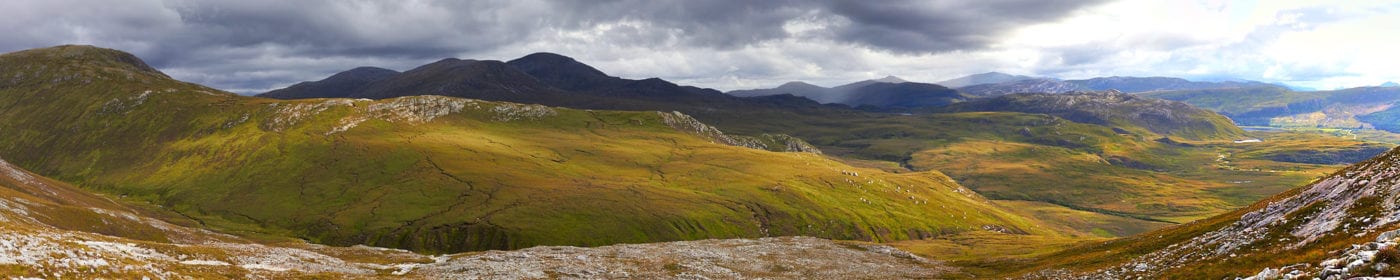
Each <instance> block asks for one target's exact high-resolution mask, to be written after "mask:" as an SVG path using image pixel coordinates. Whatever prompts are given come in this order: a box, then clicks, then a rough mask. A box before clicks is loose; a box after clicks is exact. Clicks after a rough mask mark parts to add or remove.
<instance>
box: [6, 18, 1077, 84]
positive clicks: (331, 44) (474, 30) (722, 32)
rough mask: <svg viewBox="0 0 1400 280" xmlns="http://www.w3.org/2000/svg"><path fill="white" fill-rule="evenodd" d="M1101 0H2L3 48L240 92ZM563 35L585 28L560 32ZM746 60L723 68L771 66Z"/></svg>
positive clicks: (728, 46)
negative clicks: (452, 64)
mask: <svg viewBox="0 0 1400 280" xmlns="http://www.w3.org/2000/svg"><path fill="white" fill-rule="evenodd" d="M1098 2H1099V0H1094V1H1069V0H1052V1H1039V0H996V1H974V0H967V1H952V0H941V1H840V0H828V1H795V0H777V1H747V0H719V1H683V0H671V1H665V0H662V1H643V0H606V1H552V0H520V1H511V0H484V1H433V0H427V1H332V0H308V1H278V0H228V1H194V0H138V1H123V2H122V3H112V2H105V1H81V0H53V1H48V0H18V1H3V2H0V11H6V12H0V39H2V40H0V51H15V50H20V49H26V48H35V47H44V46H51V45H58V44H68V43H85V44H94V45H99V46H104V47H111V48H118V49H123V50H127V51H131V52H133V53H136V54H137V55H138V56H141V57H142V58H144V59H146V60H147V61H148V62H149V63H151V64H152V65H154V66H156V67H157V68H161V69H169V70H167V71H170V72H172V75H175V76H176V77H177V78H181V79H186V80H190V81H192V82H197V83H204V84H207V85H210V86H214V87H219V88H228V89H242V90H243V91H244V93H250V92H249V91H255V90H260V89H267V88H272V87H277V86H282V85H286V84H290V83H293V82H297V81H301V80H308V79H316V78H319V77H324V76H326V75H329V74H330V73H332V72H334V71H336V70H339V69H349V68H351V67H355V66H362V65H375V66H383V67H390V68H399V69H402V68H405V67H411V66H412V65H413V64H414V63H422V62H426V61H430V60H434V59H438V58H442V57H450V56H462V55H472V54H481V53H500V52H501V51H500V50H502V49H504V48H511V47H517V46H520V45H524V44H530V43H531V42H535V44H534V45H536V46H546V47H554V46H557V47H559V48H569V49H573V50H580V49H581V50H583V51H584V52H589V51H591V50H597V49H599V48H611V47H617V46H625V47H640V48H651V49H662V50H666V49H677V50H689V49H701V50H704V49H719V50H735V49H743V48H746V47H750V46H754V45H756V44H764V43H770V42H776V41H782V40H808V41H816V42H823V43H826V44H845V45H852V46H858V47H860V48H866V49H870V50H874V51H879V52H894V53H938V52H948V51H958V50H978V49H982V48H986V47H988V45H989V44H991V43H992V42H994V41H995V40H997V38H998V36H1000V35H1001V34H1002V33H1004V32H1006V31H1008V30H1011V29H1013V28H1015V27H1018V26H1022V25H1025V24H1030V23H1036V22H1042V21H1050V20H1055V19H1058V18H1061V17H1064V16H1066V15H1068V14H1070V13H1071V12H1073V11H1074V10H1077V9H1080V8H1083V7H1087V6H1091V5H1094V4H1097V3H1098ZM810 18H817V19H822V20H827V21H831V23H832V25H831V26H828V28H827V29H824V30H817V31H815V32H812V33H811V34H790V33H789V32H788V31H787V30H785V29H784V25H785V24H787V23H788V22H790V21H793V20H798V19H810ZM600 26H614V27H615V28H613V29H611V30H606V31H597V30H596V29H597V28H598V27H600ZM570 32H581V33H582V34H585V35H584V36H587V38H583V39H582V40H574V39H569V38H561V35H560V34H567V33H570ZM590 32H591V33H590ZM590 48H592V49H591V50H590ZM536 51H552V49H540V50H536ZM684 53H696V52H684ZM484 58H487V59H510V58H509V57H484ZM370 63H378V64H370ZM735 64H736V65H745V64H747V65H753V63H735ZM754 67H758V68H757V69H752V70H740V71H731V72H738V73H772V72H776V71H781V69H773V68H772V66H771V65H768V66H754ZM716 74H723V73H716ZM779 75H780V74H779Z"/></svg>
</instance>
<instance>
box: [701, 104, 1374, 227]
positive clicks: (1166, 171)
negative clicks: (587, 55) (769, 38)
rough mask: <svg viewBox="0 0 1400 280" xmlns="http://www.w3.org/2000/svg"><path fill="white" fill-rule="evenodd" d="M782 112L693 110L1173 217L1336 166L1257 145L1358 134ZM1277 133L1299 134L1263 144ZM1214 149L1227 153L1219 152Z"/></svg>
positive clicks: (987, 116)
mask: <svg viewBox="0 0 1400 280" xmlns="http://www.w3.org/2000/svg"><path fill="white" fill-rule="evenodd" d="M778 114H780V113H773V112H751V113H741V114H731V115H728V116H727V117H726V116H705V117H700V116H697V118H701V119H706V120H707V122H712V123H715V124H716V126H719V127H723V128H725V129H726V130H734V131H740V132H743V133H753V132H755V131H763V129H769V130H770V131H778V132H782V133H786V134H791V135H794V136H798V137H801V138H803V139H807V140H808V141H809V142H811V143H812V144H814V145H817V146H819V147H821V148H822V150H823V151H825V152H827V153H829V154H833V155H838V156H843V157H850V158H856V159H862V160H863V161H862V163H861V164H862V165H865V166H873V167H881V168H884V169H887V170H897V168H895V167H894V166H902V167H904V168H907V169H912V170H939V171H941V172H944V173H946V174H948V175H949V176H951V177H953V178H954V179H956V180H957V181H958V182H959V183H961V184H963V185H965V186H968V187H969V188H972V189H974V190H977V191H978V192H979V193H982V194H983V195H985V196H987V197H989V198H992V199H1001V200H1031V201H1044V202H1054V203H1055V204H1059V205H1063V206H1068V207H1070V208H1073V209H1081V210H1092V211H1099V212H1103V213H1112V214H1116V215H1121V216H1130V217H1144V218H1149V219H1158V220H1168V221H1174V222H1185V221H1190V220H1194V219H1199V218H1204V217H1208V216H1211V215H1216V214H1220V213H1224V212H1226V211H1230V210H1232V209H1235V208H1238V207H1243V206H1245V205H1248V204H1249V203H1252V202H1254V201H1257V200H1259V199H1262V198H1265V197H1268V196H1270V195H1273V194H1275V193H1277V192H1279V191H1283V190H1284V189H1286V188H1288V187H1289V186H1296V185H1298V184H1301V183H1305V182H1307V181H1308V180H1311V179H1313V178H1315V177H1317V176H1319V175H1321V174H1324V173H1326V172H1329V171H1330V170H1332V169H1335V168H1337V166H1329V165H1315V164H1297V163H1287V162H1275V161H1272V160H1268V159H1266V158H1260V157H1259V155H1261V153H1259V152H1260V151H1266V150H1267V151H1270V152H1272V153H1288V152H1291V151H1296V150H1297V149H1310V148H1309V146H1316V145H1337V146H1345V145H1352V144H1354V143H1359V142H1357V141H1355V140H1349V139H1341V138H1337V137H1323V136H1306V137H1304V136H1299V137H1295V138H1287V137H1272V136H1269V135H1273V134H1269V133H1264V132H1257V133H1255V134H1259V136H1260V137H1264V138H1267V139H1266V140H1268V142H1267V143H1263V144H1255V145H1250V144H1233V143H1231V142H1229V141H1201V142H1192V143H1194V144H1191V145H1180V144H1168V143H1162V142H1159V141H1156V139H1159V138H1161V137H1162V136H1161V135H1158V134H1155V133H1152V132H1151V131H1149V130H1147V129H1144V128H1140V127H1136V126H1121V127H1119V128H1120V129H1122V130H1123V132H1126V133H1120V132H1118V131H1114V130H1113V129H1112V128H1110V127H1107V126H1101V125H1092V124H1084V123H1077V122H1073V121H1069V120H1065V119H1062V118H1058V117H1053V116H1048V115H1039V114H1024V113H1011V112H971V113H947V114H921V115H893V114H886V115H877V114H851V115H836V116H831V117H820V118H819V117H812V116H808V115H803V114H798V113H781V115H778ZM731 119H739V120H742V121H739V120H731ZM1173 139H1178V142H1183V141H1185V140H1181V139H1179V138H1173ZM1185 142H1190V141H1185ZM1285 143H1299V145H1283V146H1284V147H1282V148H1271V147H1275V146H1279V145H1282V144H1285ZM1289 147H1291V148H1289ZM1236 154H1239V155H1236ZM1221 155H1226V159H1228V160H1229V163H1228V164H1227V163H1222V162H1220V161H1218V159H1219V158H1220V156H1221ZM880 161H883V162H886V163H885V164H878V162H880Z"/></svg>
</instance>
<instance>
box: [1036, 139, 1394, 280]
mask: <svg viewBox="0 0 1400 280" xmlns="http://www.w3.org/2000/svg"><path fill="white" fill-rule="evenodd" d="M1398 188H1400V150H1391V151H1390V152H1388V153H1386V154H1384V155H1382V156H1379V157H1376V158H1374V159H1371V160H1368V161H1365V162H1362V163H1358V164H1356V165H1352V166H1351V167H1347V168H1345V169H1342V170H1340V171H1337V172H1336V173H1333V174H1332V175H1331V176H1328V177H1326V178H1323V179H1320V180H1318V181H1316V182H1315V183H1312V184H1310V185H1308V186H1305V187H1301V188H1298V189H1295V190H1292V191H1289V192H1285V193H1283V194H1280V195H1278V196H1275V197H1273V198H1270V199H1266V200H1264V201H1260V202H1258V203H1255V204H1254V205H1252V206H1250V207H1248V208H1245V209H1240V210H1238V211H1235V212H1231V213H1228V214H1224V215H1220V216H1216V217H1213V218H1210V219H1206V220H1202V221H1198V222H1193V223H1190V224H1186V225H1182V226H1178V227H1172V228H1167V229H1163V230H1159V231H1154V232H1148V233H1144V234H1141V235H1138V236H1135V237H1132V238H1126V239H1122V240H1115V241H1111V242H1107V243H1103V244H1095V245H1090V246H1085V247H1082V248H1077V249H1073V250H1068V251H1065V252H1062V253H1059V254H1058V255H1055V256H1050V257H1047V258H1046V260H1047V261H1046V262H1047V263H1048V264H1049V265H1047V266H1048V267H1059V269H1052V270H1044V271H1039V272H1036V273H1033V274H1031V275H1030V276H1032V277H1031V278H1041V277H1045V278H1053V279H1064V278H1066V277H1069V276H1075V277H1078V278H1090V279H1100V278H1103V279H1124V278H1135V277H1146V278H1181V279H1218V278H1222V277H1225V278H1228V277H1232V276H1234V277H1245V276H1253V275H1264V276H1266V277H1265V278H1271V277H1280V276H1282V275H1284V274H1289V273H1293V274H1294V276H1295V277H1302V278H1306V277H1321V278H1326V279H1333V278H1327V277H1329V276H1333V275H1340V277H1343V278H1345V277H1346V276H1347V275H1351V276H1359V275H1378V274H1381V275H1400V274H1397V272H1400V271H1395V270H1390V269H1389V268H1391V267H1394V266H1395V265H1397V264H1400V258H1397V256H1400V253H1397V252H1395V249H1394V243H1395V240H1394V239H1395V238H1396V237H1397V234H1396V233H1395V232H1392V230H1394V229H1397V228H1400V224H1397V222H1400V207H1397V202H1400V189H1398ZM1386 244H1389V245H1386ZM1387 248H1389V249H1387ZM1387 250H1389V251H1387ZM1377 263H1385V264H1386V265H1381V266H1378V265H1376V264H1377ZM1266 268H1268V271H1265V269H1266ZM1280 269H1281V270H1283V272H1281V273H1280V272H1278V271H1279V270H1280ZM1290 271H1298V272H1290ZM1270 275H1272V276H1270Z"/></svg>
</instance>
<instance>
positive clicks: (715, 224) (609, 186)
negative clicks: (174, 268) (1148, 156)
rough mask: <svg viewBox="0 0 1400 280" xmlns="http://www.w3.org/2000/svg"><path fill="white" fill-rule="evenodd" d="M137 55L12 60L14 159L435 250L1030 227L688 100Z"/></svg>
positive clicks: (79, 52) (9, 105) (70, 52)
mask: <svg viewBox="0 0 1400 280" xmlns="http://www.w3.org/2000/svg"><path fill="white" fill-rule="evenodd" d="M129 56H130V55H129V54H125V53H121V52H117V51H112V50H105V49H98V48H93V47H82V46H66V47H57V48H50V49H40V50H31V51H25V52H18V53H11V54H6V55H4V56H0V73H3V74H4V76H6V77H25V79H18V80H7V83H5V84H3V85H0V108H4V110H3V111H0V131H5V132H6V135H7V137H3V138H0V157H4V158H6V159H7V160H10V161H11V162H13V163H15V164H16V165H19V166H24V167H26V168H30V169H31V170H35V171H37V172H39V173H41V174H45V175H50V176H54V177H56V178H60V179H62V180H65V181H70V182H77V183H79V184H82V185H84V186H90V187H91V188H94V189H97V190H101V191H104V192H108V193H113V194H120V195H126V196H129V197H133V198H136V199H141V200H144V201H149V202H152V203H155V204H159V205H163V206H165V207H166V208H168V209H172V210H174V211H178V212H180V213H182V214H184V215H189V216H191V217H194V218H196V219H199V220H200V221H201V222H203V223H206V224H209V225H214V226H216V227H220V228H225V229H234V230H240V229H241V230H249V231H260V232H264V233H269V234H275V235H288V236H296V237H301V238H306V239H309V240H312V241H315V242H320V243H328V244H341V245H349V244H372V245H378V246H385V247H396V248H406V249H413V250H419V251H427V252H456V251H467V250H482V249H510V248H524V247H529V246H534V245H606V244H615V243H632V242H654V241H667V240H689V239H703V238H724V237H763V236H779V235H809V236H818V237H828V238H837V239H859V240H873V241H888V240H902V239H911V238H924V237H931V236H938V235H941V234H948V233H956V232H965V231H998V232H1006V233H1025V232H1033V231H1035V229H1034V227H1033V226H1032V224H1031V223H1029V222H1028V221H1026V220H1024V219H1023V218H1021V217H1019V216H1016V215H1013V214H1009V213H1007V212H1005V211H1003V210H1001V209H999V208H997V207H995V206H992V205H991V204H989V203H987V202H986V201H985V199H983V198H981V197H980V196H978V195H976V194H974V193H972V192H971V191H969V190H967V189H964V188H962V187H961V186H958V185H957V184H956V183H953V182H952V181H951V180H949V179H948V178H947V177H946V176H943V175H942V174H940V173H937V172H911V173H903V174H891V173H885V172H882V171H879V170H875V169H864V168H855V167H851V166H847V165H845V164H842V163H839V162H836V161H833V160H830V159H828V158H826V157H824V156H822V155H819V154H814V153H805V152H799V153H777V152H769V151H765V150H758V149H751V148H744V147H737V146H731V145H725V144H720V143H719V142H725V141H724V139H725V138H730V139H731V140H732V138H733V137H728V136H727V135H724V134H723V133H721V132H719V131H718V130H716V129H714V128H712V127H709V126H706V125H704V124H702V123H699V122H698V121H695V120H694V119H691V118H689V117H688V116H685V115H683V114H678V113H660V112H607V111H586V110H569V109H558V108H552V107H545V106H539V105H521V104H514V103H500V102H485V101H479V100H470V99H459V98H449V97H441V96H415V97H404V98H394V99H385V100H379V101H370V100H349V99H310V100H295V101H280V100H270V99H261V98H249V97H241V96H236V95H233V94H228V93H223V92H218V91H215V90H212V89H208V88H204V87H201V86H198V85H192V84H187V83H182V82H178V81H174V80H170V79H168V78H166V77H165V76H164V75H162V74H160V73H159V72H155V71H154V70H149V69H144V68H143V67H140V65H139V64H136V63H132V62H130V59H111V58H113V57H129ZM135 62H139V60H135ZM10 81H18V82H10ZM250 206H255V207H250Z"/></svg>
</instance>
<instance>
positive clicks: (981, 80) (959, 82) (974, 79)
mask: <svg viewBox="0 0 1400 280" xmlns="http://www.w3.org/2000/svg"><path fill="white" fill-rule="evenodd" d="M1031 79H1036V78H1035V77H1031V76H1022V75H1011V74H1006V73H1001V72H987V73H981V74H972V75H968V76H963V77H960V78H956V79H950V80H946V81H942V82H937V84H938V85H941V86H945V87H950V88H962V87H969V86H975V85H985V84H1000V83H1009V82H1017V81H1022V80H1031Z"/></svg>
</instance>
